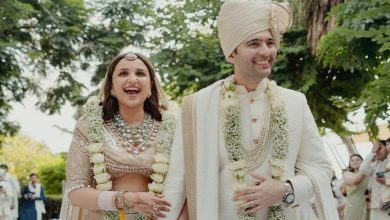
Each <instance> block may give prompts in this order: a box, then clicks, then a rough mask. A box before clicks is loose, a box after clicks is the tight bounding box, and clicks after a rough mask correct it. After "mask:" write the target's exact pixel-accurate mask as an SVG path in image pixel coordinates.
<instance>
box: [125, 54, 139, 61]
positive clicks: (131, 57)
mask: <svg viewBox="0 0 390 220" xmlns="http://www.w3.org/2000/svg"><path fill="white" fill-rule="evenodd" d="M137 58H138V57H137V55H136V54H134V53H127V54H126V55H125V60H127V61H133V60H136V59H137Z"/></svg>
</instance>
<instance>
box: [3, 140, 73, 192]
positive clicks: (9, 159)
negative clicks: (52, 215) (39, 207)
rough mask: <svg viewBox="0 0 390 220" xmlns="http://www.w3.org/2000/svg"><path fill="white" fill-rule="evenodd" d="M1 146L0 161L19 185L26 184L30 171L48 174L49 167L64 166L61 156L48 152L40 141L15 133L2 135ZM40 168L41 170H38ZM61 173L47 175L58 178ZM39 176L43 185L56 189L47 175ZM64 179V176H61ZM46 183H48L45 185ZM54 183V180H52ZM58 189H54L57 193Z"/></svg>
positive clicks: (58, 167)
mask: <svg viewBox="0 0 390 220" xmlns="http://www.w3.org/2000/svg"><path fill="white" fill-rule="evenodd" d="M2 142H3V147H2V149H1V150H0V162H1V163H5V164H7V165H8V167H9V172H10V173H11V174H13V175H15V176H16V177H17V179H18V180H19V183H20V184H21V185H26V184H27V183H28V180H29V176H30V174H31V173H43V174H45V175H46V174H48V171H47V170H48V169H49V167H53V169H54V168H56V169H62V170H64V169H65V168H64V167H63V168H61V166H65V161H64V159H63V157H61V156H58V155H53V154H52V153H50V151H49V149H48V148H47V147H46V146H44V145H43V144H42V143H39V142H37V141H34V140H32V139H30V138H28V137H25V136H21V135H17V136H13V137H2ZM42 168H44V169H43V170H42V171H43V172H39V171H40V170H41V169H42ZM62 170H60V172H63V174H59V173H60V172H59V173H56V172H52V173H53V174H54V173H55V174H56V176H55V177H48V178H51V179H52V180H54V179H55V180H56V181H57V180H58V178H59V176H61V175H62V176H65V174H64V171H62ZM45 175H44V176H42V177H41V176H40V177H39V179H40V181H41V182H42V183H45V184H44V187H45V188H46V187H48V188H49V189H50V190H51V189H56V188H55V187H56V186H53V187H52V186H51V184H52V182H49V180H47V179H45V178H46V177H47V176H45ZM63 179H64V178H63ZM46 183H48V185H46ZM53 184H54V185H55V184H56V182H53ZM57 192H58V190H56V191H55V193H57Z"/></svg>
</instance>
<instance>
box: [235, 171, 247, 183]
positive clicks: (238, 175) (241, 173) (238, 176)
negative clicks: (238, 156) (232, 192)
mask: <svg viewBox="0 0 390 220" xmlns="http://www.w3.org/2000/svg"><path fill="white" fill-rule="evenodd" d="M245 175H246V170H245V169H241V170H235V171H233V177H234V178H235V179H237V180H238V179H244V177H245Z"/></svg>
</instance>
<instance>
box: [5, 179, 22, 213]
mask: <svg viewBox="0 0 390 220" xmlns="http://www.w3.org/2000/svg"><path fill="white" fill-rule="evenodd" d="M4 180H5V181H7V182H9V183H10V185H11V188H12V194H13V196H12V199H13V204H14V206H15V208H14V209H12V210H11V212H12V217H13V219H17V218H18V216H19V212H18V207H19V200H18V196H19V195H20V185H19V182H18V180H17V179H16V178H15V177H14V176H11V175H10V174H9V173H6V174H5V175H4Z"/></svg>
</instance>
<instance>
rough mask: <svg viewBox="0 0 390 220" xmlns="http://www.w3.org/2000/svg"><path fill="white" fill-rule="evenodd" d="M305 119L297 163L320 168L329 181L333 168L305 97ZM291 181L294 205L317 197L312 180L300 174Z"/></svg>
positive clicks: (303, 120)
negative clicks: (303, 162) (300, 162)
mask: <svg viewBox="0 0 390 220" xmlns="http://www.w3.org/2000/svg"><path fill="white" fill-rule="evenodd" d="M302 98H303V119H302V139H301V141H300V146H299V148H300V149H299V151H298V155H297V161H307V162H308V163H310V164H312V165H313V166H316V167H317V168H320V170H321V171H323V172H324V174H326V175H325V176H327V177H328V178H329V179H324V180H323V181H326V182H327V181H329V187H330V180H331V178H332V176H333V168H332V165H331V162H330V160H329V158H328V155H327V153H326V151H325V146H324V144H323V141H322V139H321V137H320V134H319V132H318V128H317V125H316V123H315V121H314V117H313V115H312V113H311V111H310V108H309V106H308V104H307V101H306V98H305V97H304V96H303V97H302ZM289 181H290V182H291V183H292V185H293V187H294V193H295V201H294V204H299V203H301V202H304V201H307V200H310V199H311V198H312V197H313V196H314V195H315V190H314V185H313V183H312V182H311V181H310V179H309V178H308V177H307V176H306V175H304V174H301V173H300V172H297V173H296V176H294V177H291V178H289Z"/></svg>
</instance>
